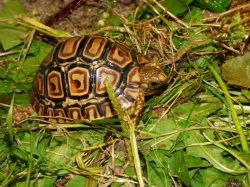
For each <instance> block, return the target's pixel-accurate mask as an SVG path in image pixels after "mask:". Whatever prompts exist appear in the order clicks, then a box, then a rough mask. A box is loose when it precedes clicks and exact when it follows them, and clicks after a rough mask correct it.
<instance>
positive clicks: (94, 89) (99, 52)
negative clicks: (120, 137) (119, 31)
mask: <svg viewBox="0 0 250 187" xmlns="http://www.w3.org/2000/svg"><path fill="white" fill-rule="evenodd" d="M106 77H109V79H110V82H111V84H112V85H113V89H114V92H115V94H116V96H117V99H118V101H119V103H120V104H121V106H122V108H123V109H126V110H128V111H132V110H134V111H135V112H134V114H133V115H135V116H139V115H140V113H141V111H142V109H143V105H144V97H145V96H146V95H151V94H154V93H155V92H156V91H157V90H158V89H159V88H161V87H162V86H163V85H165V84H166V81H167V76H166V75H165V73H164V72H163V71H162V70H161V68H160V67H159V66H155V64H154V65H153V63H151V62H150V61H149V60H148V59H147V58H146V57H144V56H143V55H141V54H137V53H136V52H135V51H134V50H131V49H130V48H128V47H127V46H126V45H124V44H123V43H119V42H117V41H114V40H112V39H110V38H107V37H103V36H84V37H80V36H75V37H71V38H68V39H66V40H65V41H63V42H61V43H59V44H57V45H56V46H55V48H54V49H53V50H52V51H51V53H50V54H49V55H48V56H47V57H46V58H45V59H44V60H43V62H42V63H41V65H40V67H39V69H38V71H37V73H36V77H35V80H34V82H33V88H32V96H31V102H30V103H31V106H32V108H33V109H34V110H35V111H36V112H37V114H38V115H40V116H54V117H59V119H58V122H59V123H67V122H68V120H67V119H65V118H73V119H80V120H90V121H91V120H97V119H107V118H113V117H115V116H116V113H115V111H114V109H113V107H112V104H111V102H110V100H109V97H108V94H107V91H106V87H105V83H104V81H105V78H106ZM135 109H136V110H135ZM61 117H65V118H61ZM45 119H46V120H49V121H51V122H56V121H57V120H56V119H53V118H45Z"/></svg>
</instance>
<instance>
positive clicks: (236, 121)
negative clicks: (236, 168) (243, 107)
mask: <svg viewBox="0 0 250 187" xmlns="http://www.w3.org/2000/svg"><path fill="white" fill-rule="evenodd" d="M208 68H209V69H210V71H211V72H212V74H213V75H214V77H215V79H216V80H217V82H218V84H219V86H220V87H221V89H222V91H223V92H224V95H225V99H226V101H227V102H228V104H229V107H230V108H229V109H230V111H231V112H232V119H233V122H234V124H235V128H236V130H237V132H238V134H239V135H240V143H241V147H242V150H243V151H244V152H248V151H249V147H248V144H247V139H246V137H245V135H244V132H243V129H242V127H241V124H240V121H239V119H238V116H237V112H236V110H235V108H234V105H233V102H232V99H231V97H230V95H229V92H228V89H227V86H226V84H225V83H224V81H223V80H222V78H221V77H220V76H219V74H218V73H217V72H216V70H215V69H214V67H213V66H212V65H211V64H210V63H209V62H208Z"/></svg>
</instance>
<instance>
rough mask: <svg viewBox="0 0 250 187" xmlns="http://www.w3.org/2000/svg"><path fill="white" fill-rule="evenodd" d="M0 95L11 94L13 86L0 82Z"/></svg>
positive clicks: (9, 83) (7, 82)
mask: <svg viewBox="0 0 250 187" xmlns="http://www.w3.org/2000/svg"><path fill="white" fill-rule="evenodd" d="M0 88H1V89H0V94H8V93H12V91H13V89H12V88H13V85H12V84H11V82H9V81H1V80H0Z"/></svg>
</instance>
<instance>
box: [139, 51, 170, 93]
mask: <svg viewBox="0 0 250 187" xmlns="http://www.w3.org/2000/svg"><path fill="white" fill-rule="evenodd" d="M138 62H139V64H140V65H141V66H140V70H139V74H140V79H141V85H140V87H141V89H142V90H143V92H144V94H145V95H152V94H154V93H156V92H157V91H158V90H159V89H160V88H162V87H163V86H165V85H166V83H167V80H168V78H167V76H166V74H165V73H164V72H163V71H162V69H161V67H160V66H159V65H158V64H156V63H153V62H150V61H148V60H147V59H146V58H145V57H141V56H140V57H139V58H138Z"/></svg>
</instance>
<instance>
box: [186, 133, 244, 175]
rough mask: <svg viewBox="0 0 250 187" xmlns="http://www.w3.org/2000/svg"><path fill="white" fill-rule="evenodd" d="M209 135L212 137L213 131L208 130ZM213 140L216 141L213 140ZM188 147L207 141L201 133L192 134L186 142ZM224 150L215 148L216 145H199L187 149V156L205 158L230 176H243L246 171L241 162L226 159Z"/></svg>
mask: <svg viewBox="0 0 250 187" xmlns="http://www.w3.org/2000/svg"><path fill="white" fill-rule="evenodd" d="M205 132H206V134H207V135H210V136H211V137H212V136H214V135H213V131H210V130H206V131H205ZM211 139H214V137H213V138H211ZM184 142H185V144H186V145H190V144H197V143H204V142H207V140H206V139H205V138H204V137H203V135H202V134H200V132H198V131H195V132H190V136H189V138H188V139H186V140H184ZM223 152H224V150H223V149H221V148H219V147H217V146H215V145H197V146H192V147H187V154H188V155H191V156H194V157H197V158H204V159H206V160H207V161H209V162H210V163H211V164H212V165H213V166H214V167H215V168H217V169H219V170H221V171H223V172H225V173H229V174H243V173H245V172H246V169H245V168H244V167H242V166H241V165H240V162H239V161H238V160H237V159H234V158H233V157H231V156H227V157H224V156H223Z"/></svg>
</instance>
